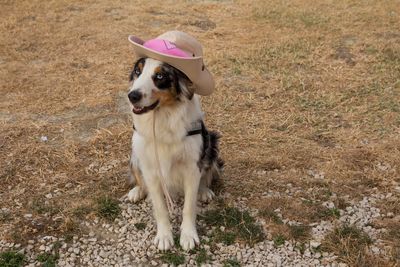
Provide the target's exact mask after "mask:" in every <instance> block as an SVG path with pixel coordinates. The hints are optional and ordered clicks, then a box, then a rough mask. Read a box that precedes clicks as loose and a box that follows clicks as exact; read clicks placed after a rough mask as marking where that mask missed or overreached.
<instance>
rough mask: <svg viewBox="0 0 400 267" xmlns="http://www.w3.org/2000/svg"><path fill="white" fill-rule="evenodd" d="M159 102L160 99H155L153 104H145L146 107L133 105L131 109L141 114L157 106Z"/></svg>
mask: <svg viewBox="0 0 400 267" xmlns="http://www.w3.org/2000/svg"><path fill="white" fill-rule="evenodd" d="M159 102H160V101H158V100H157V101H156V102H154V103H153V104H151V105H150V106H147V107H138V106H135V105H133V108H132V111H133V113H135V114H143V113H146V112H148V111H150V110H153V109H155V108H156V107H157V106H158V103H159Z"/></svg>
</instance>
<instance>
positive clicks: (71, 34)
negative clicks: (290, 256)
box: [0, 0, 400, 266]
mask: <svg viewBox="0 0 400 267" xmlns="http://www.w3.org/2000/svg"><path fill="white" fill-rule="evenodd" d="M170 29H179V30H183V31H186V32H188V33H190V34H192V35H194V36H196V37H197V38H198V39H199V40H200V41H201V42H202V44H203V47H204V50H205V61H206V64H207V65H208V68H209V69H210V70H211V71H212V73H213V74H214V76H215V80H216V84H217V89H216V91H215V93H214V94H213V95H211V96H209V97H205V98H203V100H202V103H203V108H204V110H205V113H206V123H207V124H208V126H209V128H211V129H213V130H217V131H219V132H221V133H222V135H223V138H222V141H221V153H222V157H223V158H224V160H225V162H226V167H225V173H224V185H223V192H228V193H230V194H231V196H232V198H233V199H236V198H237V197H246V198H247V204H248V205H249V207H252V208H257V209H260V210H263V211H266V212H274V210H275V209H277V208H279V209H280V210H281V212H282V215H283V216H284V218H287V219H289V220H296V221H299V222H301V223H303V224H309V223H312V222H315V221H318V220H320V217H318V214H320V213H321V211H320V210H319V208H320V203H322V202H324V201H327V200H328V199H330V197H331V196H332V195H334V196H337V197H336V200H335V201H334V202H335V205H336V207H337V208H338V209H345V207H346V205H347V204H346V203H348V202H349V201H351V200H354V201H355V200H360V199H362V198H363V197H364V196H369V195H371V194H373V193H384V194H388V193H390V194H392V195H391V196H390V197H389V198H386V199H385V200H384V201H381V202H379V203H378V204H377V205H378V206H377V207H378V208H380V212H381V214H383V215H384V216H381V217H379V218H378V219H376V220H375V221H374V222H373V227H375V228H378V229H379V228H383V229H386V233H385V234H382V236H381V237H380V239H381V240H383V242H384V243H383V244H384V245H383V246H384V247H385V249H386V251H387V252H386V254H385V255H386V256H385V257H383V256H373V255H372V254H369V253H368V252H364V247H362V249H359V250H356V252H354V250H351V248H349V249H348V250H347V252H349V253H344V254H343V251H342V250H343V249H342V247H346V244H347V245H349V244H348V242H347V241H346V240H343V239H340V242H336V243H335V242H330V241H329V240H327V241H326V249H328V250H330V251H333V252H335V253H337V254H338V256H339V257H342V261H344V262H346V263H348V264H350V265H353V266H357V265H358V266H397V265H396V264H399V263H398V262H399V258H400V241H399V240H400V217H399V216H400V201H399V199H400V187H399V183H400V140H399V139H400V138H399V136H400V135H399V134H400V2H399V1H397V0H392V1H378V0H376V1H373V0H371V1H351V0H340V1H330V0H323V1H306V0H300V1H272V0H271V1H270V0H268V1H180V2H176V1H142V2H139V1H126V0H116V1H106V0H101V1H85V2H83V1H64V0H54V1H37V0H34V1H22V0H21V1H11V0H0V32H1V34H0V209H1V208H6V209H8V211H7V212H3V213H1V214H0V237H1V239H7V240H14V241H15V242H22V243H24V242H26V240H28V239H31V238H32V237H34V236H37V235H46V234H52V235H59V236H62V235H68V234H70V233H71V232H73V233H74V234H79V233H80V231H84V230H83V229H79V228H78V227H77V225H78V222H79V221H80V220H82V219H83V218H86V219H89V218H92V217H93V216H95V213H96V212H95V204H94V203H96V200H97V199H98V198H99V197H101V196H104V195H107V196H111V197H114V198H119V197H121V196H122V195H123V194H125V193H126V192H127V191H128V190H129V188H128V187H127V185H126V184H125V178H126V175H127V163H128V160H129V152H130V137H131V134H132V127H131V120H130V115H129V106H128V104H127V103H126V101H125V98H126V91H127V85H128V76H129V72H130V69H131V67H132V64H133V62H134V59H135V58H134V55H133V53H132V50H131V47H130V44H129V42H128V41H127V36H128V35H129V34H136V35H139V36H142V37H143V38H144V39H146V38H152V37H155V36H157V35H158V34H161V33H163V32H164V31H167V30H170ZM288 184H291V187H293V188H297V189H298V190H297V191H296V197H295V198H294V199H295V200H294V201H293V199H292V200H290V201H289V200H288V199H286V198H285V196H284V195H285V194H284V192H285V191H286V190H287V189H288ZM268 191H278V192H281V193H283V194H282V195H283V196H280V197H276V198H272V199H269V200H268V201H262V200H260V199H261V198H260V196H261V195H262V194H263V193H264V192H268ZM49 194H51V195H49ZM310 203H311V204H310ZM272 207H273V208H272ZM4 210H5V209H4ZM26 214H32V217H33V218H35V220H34V221H35V222H36V223H32V220H31V219H29V220H28V219H27V218H29V215H26ZM386 214H389V215H388V216H386ZM27 216H28V217H27ZM316 216H317V217H316ZM284 227H285V225H283V226H282V225H280V224H277V223H274V222H273V220H270V221H268V220H267V226H266V229H265V230H266V232H267V233H269V235H270V236H272V237H274V236H276V235H283V236H284V238H286V239H292V238H295V237H293V236H287V235H285V234H286V233H287V229H285V228H284ZM333 240H334V239H333ZM331 241H332V240H331ZM346 242H347V243H346ZM345 250H346V249H345ZM365 251H367V250H365ZM360 255H361V256H360Z"/></svg>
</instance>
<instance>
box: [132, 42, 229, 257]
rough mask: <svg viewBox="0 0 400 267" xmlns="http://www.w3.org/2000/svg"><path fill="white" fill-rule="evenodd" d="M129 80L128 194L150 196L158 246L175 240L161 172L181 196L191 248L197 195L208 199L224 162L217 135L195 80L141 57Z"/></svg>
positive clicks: (186, 244)
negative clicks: (208, 124) (206, 121)
mask: <svg viewBox="0 0 400 267" xmlns="http://www.w3.org/2000/svg"><path fill="white" fill-rule="evenodd" d="M172 45H174V44H172ZM152 50H153V49H152ZM203 69H204V67H203ZM130 80H131V86H130V88H129V94H128V97H129V100H130V102H131V104H132V106H133V108H132V111H133V120H134V133H133V137H132V157H131V162H130V167H131V168H130V169H131V178H132V179H131V181H132V182H133V183H135V187H134V188H133V189H132V190H131V191H130V192H129V194H128V198H129V199H130V200H131V201H133V202H137V201H139V200H141V199H143V198H144V197H145V196H146V195H147V194H148V195H149V197H150V199H151V201H152V204H153V210H154V217H155V220H156V223H157V235H156V237H155V239H154V243H155V245H156V246H157V247H158V249H160V250H167V249H169V248H171V246H173V245H174V241H173V236H172V227H171V223H170V220H169V214H168V209H167V205H166V200H165V198H164V197H165V196H164V192H163V189H162V183H161V182H162V181H161V179H162V177H160V172H161V173H162V176H164V177H165V180H166V181H165V182H166V186H167V188H168V192H170V193H171V194H173V195H176V194H182V195H183V196H184V206H183V214H182V224H181V235H180V245H181V247H182V248H183V249H184V250H189V249H193V248H194V247H195V245H196V244H198V243H199V237H198V234H197V230H196V208H197V199H198V198H199V199H200V200H202V201H209V200H211V199H212V198H213V196H214V193H213V192H212V191H211V189H210V185H211V183H212V182H213V180H215V179H218V178H219V176H220V171H221V168H222V166H223V162H222V160H221V159H220V158H219V156H218V134H216V133H214V132H210V131H208V130H207V129H206V127H205V125H204V122H203V113H202V111H201V106H200V101H199V97H198V95H196V94H195V93H196V92H197V91H196V84H194V83H193V81H192V80H191V79H190V78H189V77H188V76H187V75H186V74H184V73H183V72H182V71H181V70H178V69H177V68H176V67H173V66H171V65H170V64H168V63H165V61H160V60H157V59H154V58H150V57H143V58H140V59H139V60H138V61H137V62H136V63H135V65H134V68H133V71H132V74H131V76H130ZM153 120H155V121H153ZM153 123H154V125H153ZM153 131H155V134H154V132H153ZM155 146H156V147H155ZM155 149H157V151H158V155H155ZM157 158H159V159H157ZM158 168H160V170H159V169H158Z"/></svg>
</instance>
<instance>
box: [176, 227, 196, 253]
mask: <svg viewBox="0 0 400 267" xmlns="http://www.w3.org/2000/svg"><path fill="white" fill-rule="evenodd" d="M179 243H180V245H181V247H182V249H183V250H186V251H187V250H191V249H194V247H195V246H196V244H199V243H200V240H199V236H198V235H197V231H196V229H193V230H189V231H187V230H182V232H181V239H180V242H179Z"/></svg>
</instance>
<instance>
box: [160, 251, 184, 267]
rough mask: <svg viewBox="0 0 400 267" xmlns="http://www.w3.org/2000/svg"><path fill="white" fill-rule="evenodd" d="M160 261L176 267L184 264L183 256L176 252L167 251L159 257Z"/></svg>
mask: <svg viewBox="0 0 400 267" xmlns="http://www.w3.org/2000/svg"><path fill="white" fill-rule="evenodd" d="M161 260H162V261H163V262H165V263H168V264H172V265H175V266H178V265H180V264H184V263H185V256H184V255H182V254H179V253H178V252H171V251H167V252H164V253H163V254H162V255H161Z"/></svg>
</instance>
